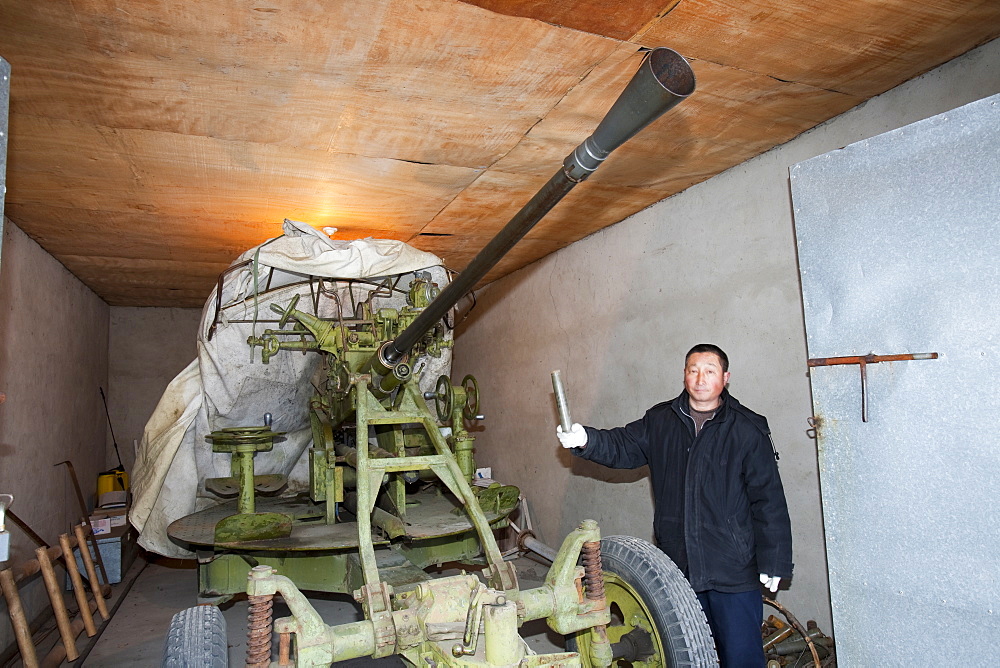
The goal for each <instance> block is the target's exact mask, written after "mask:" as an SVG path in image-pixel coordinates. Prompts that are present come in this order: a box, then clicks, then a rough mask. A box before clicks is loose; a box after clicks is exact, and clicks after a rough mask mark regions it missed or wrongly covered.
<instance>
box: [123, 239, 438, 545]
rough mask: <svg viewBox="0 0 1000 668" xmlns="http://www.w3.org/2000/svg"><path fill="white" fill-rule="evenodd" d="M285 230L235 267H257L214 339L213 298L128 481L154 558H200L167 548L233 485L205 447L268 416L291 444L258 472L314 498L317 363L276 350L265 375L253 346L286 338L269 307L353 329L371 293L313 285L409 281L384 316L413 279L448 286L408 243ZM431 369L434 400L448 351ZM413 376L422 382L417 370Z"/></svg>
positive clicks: (225, 466)
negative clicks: (181, 525)
mask: <svg viewBox="0 0 1000 668" xmlns="http://www.w3.org/2000/svg"><path fill="white" fill-rule="evenodd" d="M283 231H284V234H283V235H282V236H280V237H277V238H275V239H271V240H269V241H267V242H265V243H263V244H261V245H260V246H258V247H256V248H252V249H250V250H248V251H247V252H245V253H244V254H243V255H241V256H240V257H239V258H238V259H237V260H236V261H235V262H234V263H233V265H232V266H233V267H236V266H237V265H239V264H241V263H243V262H245V261H247V260H250V261H251V263H250V264H247V265H245V266H243V267H241V268H239V269H234V270H233V271H231V272H230V273H229V274H227V276H226V279H225V281H224V287H223V294H222V302H221V303H222V309H221V312H220V313H219V317H218V320H219V322H218V324H217V325H216V327H215V330H214V332H212V334H211V337H210V336H209V332H210V330H211V328H212V324H213V322H214V321H215V320H216V290H217V289H218V288H216V290H213V291H212V294H211V295H210V296H209V298H208V301H207V302H206V304H205V308H204V310H203V311H202V317H201V325H200V328H199V332H198V358H197V359H196V360H194V361H193V362H191V364H189V365H188V366H187V368H185V369H184V370H183V371H181V372H180V373H179V374H178V375H177V377H176V378H174V380H173V381H171V383H170V385H168V386H167V389H166V391H165V392H164V394H163V397H162V398H161V399H160V402H159V404H158V405H157V407H156V410H155V411H154V412H153V415H152V416H151V417H150V419H149V422H148V423H147V424H146V429H145V432H144V433H143V436H142V444H141V446H140V448H139V452H138V456H137V458H136V463H135V470H134V471H133V475H132V492H133V505H132V510H131V512H130V513H129V521H130V522H131V523H132V524H133V525H134V526H135V527H136V528H137V529H138V530H139V544H140V545H142V547H144V548H145V549H147V550H151V551H153V552H156V553H158V554H162V555H164V556H168V557H190V556H192V553H191V552H190V551H188V550H186V549H184V548H183V547H181V546H179V545H177V544H176V543H174V542H173V541H171V540H170V538H169V536H168V535H167V526H168V525H169V524H170V523H171V522H173V521H174V520H176V519H178V518H180V517H184V516H185V515H189V514H191V513H194V512H197V511H199V510H203V509H205V508H208V507H210V506H213V505H216V504H218V503H220V502H221V501H223V499H219V498H218V497H216V496H214V495H212V494H211V493H210V492H206V491H205V479H206V478H223V477H228V476H230V475H232V473H231V470H230V456H229V455H228V454H225V453H213V452H212V446H211V444H210V443H208V442H207V441H206V440H205V437H206V436H207V435H209V434H210V433H211V432H213V431H215V430H218V429H224V428H227V427H247V426H259V425H263V424H264V414H265V413H270V414H271V416H272V419H273V423H272V427H271V428H272V429H273V430H274V431H277V432H286V434H287V435H286V438H285V440H283V441H281V442H279V443H276V444H275V446H274V448H273V449H272V450H271V451H270V452H261V453H258V454H257V455H256V456H255V457H254V469H255V473H257V474H268V473H278V474H283V475H286V476H288V480H289V485H288V489H287V492H288V493H294V492H297V491H304V490H306V489H308V484H309V466H308V464H309V463H308V456H307V454H306V451H307V449H308V447H309V446H310V445H311V442H312V431H311V428H310V422H309V413H308V402H309V399H310V397H311V396H312V395H313V394H314V392H315V390H314V388H313V385H312V382H311V381H312V377H313V375H314V374H315V373H316V371H317V369H318V368H319V366H320V363H321V354H319V353H316V352H307V353H302V352H297V351H280V352H279V353H278V354H277V355H275V356H274V357H272V358H271V360H270V362H269V363H268V364H263V363H262V362H261V357H260V354H261V349H260V348H259V347H257V348H254V349H253V350H252V351H251V348H250V346H249V345H247V337H248V336H250V335H257V336H260V335H261V334H262V333H263V331H264V330H265V329H268V328H270V329H277V328H278V326H277V324H276V323H274V322H273V321H274V320H275V319H277V318H278V315H277V314H275V313H274V312H273V311H271V308H270V306H271V304H278V305H280V306H282V307H284V306H286V305H287V304H288V303H289V302H290V300H291V299H292V298H293V297H294V296H295V295H301V297H300V300H299V304H298V306H297V308H298V310H301V311H306V312H312V313H316V314H317V315H319V316H321V317H336V316H337V314H338V312H340V313H342V317H345V318H351V317H353V310H352V309H353V306H352V304H354V303H357V302H359V301H364V300H365V299H367V297H368V294H369V293H370V292H371V291H372V290H373V289H374V288H375V286H374V285H371V284H368V285H365V284H358V283H355V284H354V286H353V287H350V286H349V285H348V284H347V283H342V282H337V281H324V282H322V283H319V282H318V281H313V282H309V281H308V280H307V279H308V277H309V276H317V277H325V278H333V279H371V280H373V282H374V279H383V278H386V277H400V276H402V279H401V280H400V281H399V282H398V285H399V288H400V290H401V291H402V292H401V291H400V290H394V291H393V293H392V296H385V297H377V298H376V299H375V301H374V305H375V306H376V308H400V307H402V306H404V305H405V299H406V296H405V290H406V288H407V286H408V285H409V277H406V276H403V275H405V274H412V273H414V272H417V271H423V272H427V273H430V275H431V278H432V280H433V281H434V282H435V283H437V284H438V286H440V287H443V286H444V285H445V283H446V282H447V272H446V271H445V269H444V268H443V267H442V266H441V260H440V259H439V258H438V257H437V256H436V255H433V254H431V253H426V252H424V251H420V250H417V249H415V248H413V247H411V246H408V245H407V244H405V243H403V242H401V241H391V240H384V239H361V240H356V241H334V240H332V239H330V238H329V237H328V236H326V235H325V234H323V233H322V232H319V231H317V230H315V229H313V228H312V227H310V226H309V225H306V224H304V223H298V222H295V221H290V220H286V221H285V223H284V227H283ZM255 269H256V271H255ZM255 279H256V280H255ZM381 292H383V293H384V292H385V290H382V291H381ZM314 309H315V310H314ZM264 320H271V321H272V322H270V323H265V322H261V321H264ZM289 327H291V325H290V324H289V325H287V326H286V329H287V328H289ZM449 336H450V334H449ZM423 363H424V365H425V366H423V368H422V376H421V387H422V388H424V389H426V390H431V389H433V387H434V383H435V381H436V379H437V377H438V376H439V375H440V374H442V373H448V371H449V370H450V365H451V354H450V349H445V351H444V352H443V354H442V356H441V357H440V358H430V357H428V358H427V360H425V361H424V362H423ZM415 369H416V371H417V372H420V371H421V364H420V362H418V363H417V364H416V365H415ZM425 385H426V387H424V386H425Z"/></svg>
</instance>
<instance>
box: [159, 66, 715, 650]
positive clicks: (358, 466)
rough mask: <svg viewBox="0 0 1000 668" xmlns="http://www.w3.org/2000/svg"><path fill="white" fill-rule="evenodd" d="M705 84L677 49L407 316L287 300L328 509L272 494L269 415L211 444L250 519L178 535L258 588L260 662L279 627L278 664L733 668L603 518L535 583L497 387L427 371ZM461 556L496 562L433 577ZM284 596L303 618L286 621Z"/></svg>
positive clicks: (253, 608) (286, 333) (213, 517)
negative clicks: (524, 565)
mask: <svg viewBox="0 0 1000 668" xmlns="http://www.w3.org/2000/svg"><path fill="white" fill-rule="evenodd" d="M694 85H695V82H694V74H693V72H692V71H691V68H690V66H689V65H688V63H687V62H686V61H685V60H684V59H683V58H682V57H680V56H679V55H678V54H676V53H675V52H673V51H671V50H669V49H662V48H660V49H655V50H653V51H651V52H650V53H648V54H647V55H646V57H645V59H644V60H643V63H642V65H641V66H640V69H639V71H638V73H637V74H636V75H635V77H634V78H633V79H632V81H631V82H630V83H629V85H628V87H627V88H626V90H625V91H624V93H623V94H622V95H621V97H620V98H619V99H618V101H617V102H616V103H615V105H614V106H613V107H612V109H611V111H610V112H609V113H608V115H607V116H606V117H605V118H604V120H602V122H601V123H600V125H599V126H598V128H597V129H596V130H595V131H594V133H593V135H591V136H590V137H589V138H588V139H587V140H586V141H585V142H584V143H582V144H580V146H578V147H577V148H576V149H575V150H574V151H573V152H572V153H571V154H570V155H569V156H568V157H567V158H566V159H565V161H564V162H563V165H562V167H561V168H560V169H559V170H558V171H557V173H556V174H555V175H554V176H553V177H552V178H551V179H550V180H549V181H548V182H547V183H546V184H545V185H544V186H543V187H542V188H541V190H539V192H538V193H536V194H535V195H534V197H533V198H532V199H531V201H529V202H528V203H527V204H526V205H525V206H524V207H523V208H522V209H521V211H520V212H518V213H517V214H516V215H515V216H514V218H513V219H511V221H510V222H509V223H508V224H507V225H506V227H504V229H503V230H501V232H500V233H499V234H498V235H497V236H496V237H495V238H494V239H493V240H492V241H490V243H489V244H488V245H487V246H486V247H485V248H484V249H483V250H482V251H481V252H480V253H479V255H477V256H476V257H475V258H474V259H473V260H472V262H471V263H470V264H469V266H468V267H467V268H466V270H465V271H464V272H462V273H461V274H460V275H459V276H458V277H457V278H456V279H455V280H453V281H452V282H451V283H449V284H448V285H447V286H446V287H445V288H444V289H443V290H440V291H439V290H438V288H437V286H436V285H435V284H434V283H433V282H432V281H431V280H430V278H429V277H427V276H426V275H421V274H417V275H416V278H415V279H414V280H413V282H412V283H411V284H410V285H409V287H408V289H407V290H406V292H407V299H406V302H407V303H406V305H405V306H402V307H401V308H375V307H373V306H372V303H373V300H372V299H370V298H369V299H368V300H363V301H361V303H360V304H358V305H357V310H356V312H355V314H354V317H352V318H350V319H345V318H343V317H337V318H321V317H318V316H316V315H313V314H310V313H309V312H307V310H300V309H299V308H298V298H297V297H296V298H294V299H292V300H291V301H290V302H289V303H287V304H272V305H271V309H272V310H274V311H275V312H277V313H279V314H280V320H279V321H278V325H279V326H278V328H277V329H271V330H266V331H264V332H263V333H262V335H260V336H252V337H250V340H249V344H250V345H251V346H253V347H255V348H257V347H259V348H261V356H262V360H263V361H264V362H265V363H266V362H268V360H269V359H270V358H271V357H272V356H274V355H276V354H282V351H306V354H308V353H309V351H315V352H318V353H320V354H322V356H323V370H322V377H321V381H320V382H318V383H317V384H316V390H317V391H316V394H315V395H314V396H313V398H312V400H311V403H310V409H311V420H312V433H313V447H312V448H311V449H310V451H309V457H310V459H309V469H310V490H309V500H308V502H305V501H303V500H301V499H283V498H281V497H274V496H265V495H263V494H258V493H257V492H261V491H265V490H268V489H271V490H274V489H277V488H279V487H280V486H281V484H282V482H281V480H272V479H270V477H269V476H255V475H254V470H253V458H254V454H255V453H256V452H260V451H266V450H270V449H272V447H274V443H275V441H276V440H280V436H281V435H280V434H277V433H275V432H273V431H271V429H270V424H266V425H264V426H254V427H248V428H241V429H227V430H221V431H217V432H214V433H213V434H212V435H211V436H209V437H208V439H209V441H210V442H211V443H212V448H213V451H215V452H227V453H231V455H232V462H233V464H232V468H233V476H232V477H231V478H224V479H214V480H210V481H208V482H207V483H206V485H207V486H208V487H209V489H215V490H216V491H218V492H220V493H225V492H229V493H231V494H235V495H237V496H238V498H237V500H236V502H235V505H236V507H235V509H234V507H233V503H232V502H230V503H229V504H227V505H223V506H218V507H216V508H212V509H209V510H206V511H202V512H200V513H196V514H195V515H192V516H189V517H186V518H182V519H180V520H178V521H176V522H174V524H172V525H171V526H170V529H169V532H170V535H171V536H172V537H174V538H175V539H177V540H180V541H184V542H187V543H188V544H191V545H193V546H195V547H196V549H199V550H201V551H200V553H199V555H200V561H201V562H202V564H201V568H200V575H199V577H200V585H201V591H202V593H203V594H206V593H214V594H217V595H227V594H232V593H234V592H236V591H238V590H239V591H243V590H245V591H246V593H247V594H248V596H249V601H250V621H249V624H250V629H249V641H248V656H247V665H253V666H269V665H271V635H272V628H273V631H274V632H277V634H278V636H279V639H280V643H279V660H278V664H279V665H293V662H294V665H296V666H327V665H330V664H331V663H334V662H337V661H343V660H347V659H353V658H359V657H374V658H379V657H385V656H389V655H391V654H398V655H400V656H401V657H402V658H403V659H404V660H405V661H407V662H408V663H409V664H412V665H418V666H424V667H435V666H438V665H439V664H447V665H460V666H514V665H519V666H525V667H528V666H542V665H560V666H561V665H566V666H570V665H585V666H607V665H610V664H611V663H612V662H613V661H616V660H621V661H628V662H631V663H633V664H635V665H648V666H653V665H656V666H669V665H685V666H701V665H711V664H713V663H714V660H715V659H714V657H715V651H714V648H713V647H712V643H711V639H710V637H709V635H708V630H707V626H706V625H705V623H704V617H700V619H699V617H698V613H700V609H699V608H698V603H697V600H696V599H695V597H694V594H693V593H692V592H691V591H690V588H688V587H687V586H686V583H685V582H684V580H683V577H682V576H681V575H680V573H679V571H677V569H676V567H674V566H673V564H672V563H671V562H670V561H669V559H667V558H666V557H665V556H664V555H663V554H662V553H661V552H660V551H659V550H656V549H655V548H653V547H652V546H650V545H649V544H648V543H646V542H644V541H640V540H638V539H634V538H624V537H616V538H611V539H605V540H604V541H602V540H601V537H600V531H599V529H598V527H597V524H596V523H595V522H593V521H590V520H588V521H585V522H583V523H582V524H581V525H580V527H579V528H577V529H576V530H575V531H573V532H572V533H571V534H570V535H569V536H568V537H566V539H565V541H564V542H563V544H562V547H561V548H560V549H559V550H558V552H555V553H554V554H551V555H550V557H551V559H552V561H553V565H552V567H551V569H550V570H549V572H548V574H547V576H546V578H545V582H544V584H543V586H541V587H538V588H535V589H529V590H523V591H522V590H521V589H520V588H519V585H518V578H517V573H516V571H515V568H514V565H513V563H512V562H510V561H505V559H504V555H503V554H502V552H501V550H500V548H499V547H498V544H497V540H496V538H495V537H494V530H495V529H496V528H499V527H503V526H506V524H507V517H508V515H509V514H510V513H511V512H512V511H513V510H514V508H515V506H516V505H517V502H518V497H519V491H518V490H517V488H516V487H509V486H499V485H494V486H491V487H485V488H483V487H478V486H476V485H473V484H472V482H473V476H474V471H475V463H474V458H473V439H472V437H471V436H470V435H469V433H468V431H467V430H466V428H465V426H464V422H465V421H466V420H474V419H475V418H476V417H477V414H478V412H479V388H478V385H477V383H476V381H475V379H474V378H472V377H471V376H467V377H466V378H464V379H463V380H462V382H461V383H457V384H455V383H453V382H452V381H451V379H450V378H448V377H447V376H441V378H440V379H439V380H438V382H437V385H436V388H435V390H434V391H428V392H421V390H420V389H419V385H418V382H417V380H418V379H417V376H418V375H419V374H417V373H415V371H414V368H413V366H412V364H411V363H412V361H414V360H417V359H418V358H420V357H421V356H422V355H436V354H439V353H440V350H441V348H442V347H444V346H447V345H450V341H448V340H446V337H445V335H444V331H445V328H444V327H442V326H441V321H442V318H444V317H445V316H446V315H447V314H448V313H449V312H450V311H451V310H452V309H453V308H454V306H455V304H456V303H457V302H458V300H459V299H460V298H461V297H463V296H464V295H465V294H466V293H467V292H468V291H469V290H471V289H472V288H473V287H474V286H475V285H476V284H477V283H478V281H480V280H481V279H482V278H483V277H484V276H485V275H486V273H487V272H488V271H489V270H490V269H491V268H492V267H493V266H494V265H495V264H496V263H497V262H498V261H499V260H500V258H502V257H503V255H504V254H506V253H507V252H508V251H509V250H510V249H511V248H512V247H513V246H514V245H515V244H516V243H517V241H518V240H520V239H521V238H522V237H523V236H524V235H525V234H526V233H527V232H528V231H529V230H530V229H531V227H532V226H534V224H535V223H537V222H538V220H540V219H541V218H542V216H544V215H545V213H547V212H548V211H549V210H550V209H551V208H552V207H553V206H555V204H556V203H557V202H559V200H561V199H562V197H563V196H565V195H566V194H567V193H568V192H569V191H570V189H572V188H573V187H574V186H575V185H576V184H577V183H579V182H580V181H583V180H584V179H586V178H587V177H588V176H589V175H590V174H591V173H592V172H593V171H594V170H596V169H597V167H599V166H600V164H601V163H602V161H603V160H604V159H605V158H606V157H607V156H608V155H609V154H610V153H611V152H612V151H613V150H614V149H616V148H617V147H618V146H620V145H621V144H623V143H624V142H625V141H627V140H628V139H629V138H631V137H632V136H633V135H635V134H636V133H637V132H639V131H640V130H641V129H642V128H644V127H646V126H647V125H648V124H649V123H651V122H652V121H653V120H655V119H656V118H658V117H659V116H660V115H661V114H663V113H664V112H666V111H667V110H668V109H670V108H671V107H673V106H674V105H676V104H677V103H678V102H680V101H681V100H683V99H684V98H686V97H687V96H688V95H690V94H691V93H692V92H693V91H694ZM389 287H390V289H392V286H389ZM385 289H386V288H385V286H382V287H377V288H376V289H375V290H376V291H378V290H385ZM314 310H315V309H314ZM316 312H317V313H318V310H317V311H316ZM289 325H291V326H289ZM286 354H287V353H286ZM428 403H431V404H432V405H433V406H434V410H433V413H432V411H431V410H430V409H429V408H428ZM434 413H436V415H435V414H434ZM442 425H450V428H449V429H443V427H442ZM272 477H274V478H277V477H278V476H272ZM255 490H256V491H255ZM234 510H235V512H234ZM553 552H554V551H553ZM602 558H603V562H602ZM451 562H457V563H464V564H478V565H480V566H482V567H483V570H482V578H480V577H479V576H477V575H472V574H465V573H463V574H462V575H455V576H450V577H439V578H432V577H431V576H430V575H429V574H428V573H426V572H425V570H424V569H425V568H428V567H430V566H433V565H440V564H444V563H451ZM578 564H580V565H578ZM484 580H485V581H484ZM302 590H319V591H327V592H339V593H350V594H353V596H354V598H355V599H356V600H357V601H358V602H359V603H360V604H361V606H362V608H363V611H364V620H362V621H358V622H354V623H349V624H343V625H339V626H328V625H326V624H325V623H324V622H323V621H322V619H321V618H320V616H319V614H318V613H317V612H316V610H315V609H314V608H313V606H312V605H311V604H310V603H309V601H308V600H307V599H306V597H305V596H304V595H303V593H302ZM275 594H280V595H281V597H282V599H283V600H284V602H285V604H286V605H287V606H288V608H289V609H290V611H291V616H289V617H284V618H281V619H277V620H272V618H271V614H270V608H271V599H272V597H273V596H274V595H275ZM192 610H197V609H192ZM207 610H210V611H214V609H213V608H207ZM187 612H189V611H185V613H187ZM181 614H183V613H181ZM205 614H208V613H207V612H206V613H205ZM536 619H545V620H546V621H547V623H548V625H549V627H550V628H551V629H552V630H553V631H555V632H556V633H559V634H564V635H567V636H570V642H569V643H568V649H570V650H571V651H567V652H562V653H557V654H546V655H534V654H531V653H530V652H529V650H527V648H526V645H525V643H524V642H523V641H522V640H521V638H520V637H519V635H518V628H519V627H520V626H521V625H522V624H524V623H525V622H527V621H530V620H536ZM181 644H183V643H181ZM167 654H168V656H169V654H170V646H169V644H168V652H167ZM171 665H184V664H183V663H178V664H171Z"/></svg>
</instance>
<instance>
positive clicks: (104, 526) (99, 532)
mask: <svg viewBox="0 0 1000 668" xmlns="http://www.w3.org/2000/svg"><path fill="white" fill-rule="evenodd" d="M90 527H91V528H92V529H93V530H94V535H95V536H108V535H111V518H110V517H94V516H93V515H91V516H90Z"/></svg>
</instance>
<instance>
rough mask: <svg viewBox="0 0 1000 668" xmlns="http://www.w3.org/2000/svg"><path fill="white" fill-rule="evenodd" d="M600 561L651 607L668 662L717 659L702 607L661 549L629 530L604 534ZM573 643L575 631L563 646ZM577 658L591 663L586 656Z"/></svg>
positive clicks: (703, 663) (573, 647)
mask: <svg viewBox="0 0 1000 668" xmlns="http://www.w3.org/2000/svg"><path fill="white" fill-rule="evenodd" d="M601 566H602V569H603V571H604V572H605V573H612V574H614V575H615V576H616V577H618V578H619V579H620V580H622V581H623V582H624V583H625V584H626V585H628V586H629V587H631V589H632V590H633V592H634V593H635V594H636V595H638V597H639V598H640V599H641V602H642V603H643V604H644V605H645V607H646V609H647V610H649V617H650V619H649V621H650V622H651V623H652V624H653V626H655V628H656V630H657V633H658V635H659V638H660V644H661V646H662V649H663V656H662V658H663V660H664V663H665V665H666V666H668V667H670V668H682V667H683V668H689V667H690V668H695V667H697V668H703V667H707V666H718V665H719V659H718V655H717V654H716V651H715V641H714V640H713V639H712V630H711V629H710V628H709V626H708V620H707V619H706V618H705V611H704V610H702V608H701V603H699V602H698V597H697V596H696V595H695V593H694V590H693V589H691V585H690V584H688V581H687V578H685V577H684V574H683V573H681V571H680V569H679V568H677V566H676V565H675V564H674V562H673V561H671V559H670V557H668V556H667V555H666V554H664V553H663V551H662V550H660V549H659V548H657V547H656V546H654V545H651V544H650V543H648V542H647V541H644V540H641V539H639V538H633V537H632V536H608V537H606V538H603V539H602V540H601ZM582 633H588V631H583V632H582ZM577 647H578V643H577V640H576V636H575V635H573V636H568V637H567V638H566V649H567V650H569V651H571V652H576V651H578V649H577ZM580 658H581V659H582V660H583V665H584V666H589V659H588V658H587V657H585V656H583V655H581V657H580ZM612 665H615V664H612Z"/></svg>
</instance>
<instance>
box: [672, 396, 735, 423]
mask: <svg viewBox="0 0 1000 668" xmlns="http://www.w3.org/2000/svg"><path fill="white" fill-rule="evenodd" d="M719 401H720V403H719V408H718V409H717V410H716V412H715V417H714V418H712V419H713V420H718V421H719V422H722V421H724V420H726V419H727V418H728V417H729V415H730V413H731V412H732V411H730V408H731V407H732V405H733V404H734V403H737V401H736V399H734V398H733V397H732V395H730V394H729V390H728V389H724V390H722V394H721V395H720V396H719ZM671 403H672V404H673V408H674V412H676V413H678V414H680V415H683V416H685V417H688V418H690V417H691V397H690V396H688V393H687V390H681V393H680V394H679V395H677V398H676V399H674V400H673V401H672V402H671Z"/></svg>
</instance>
